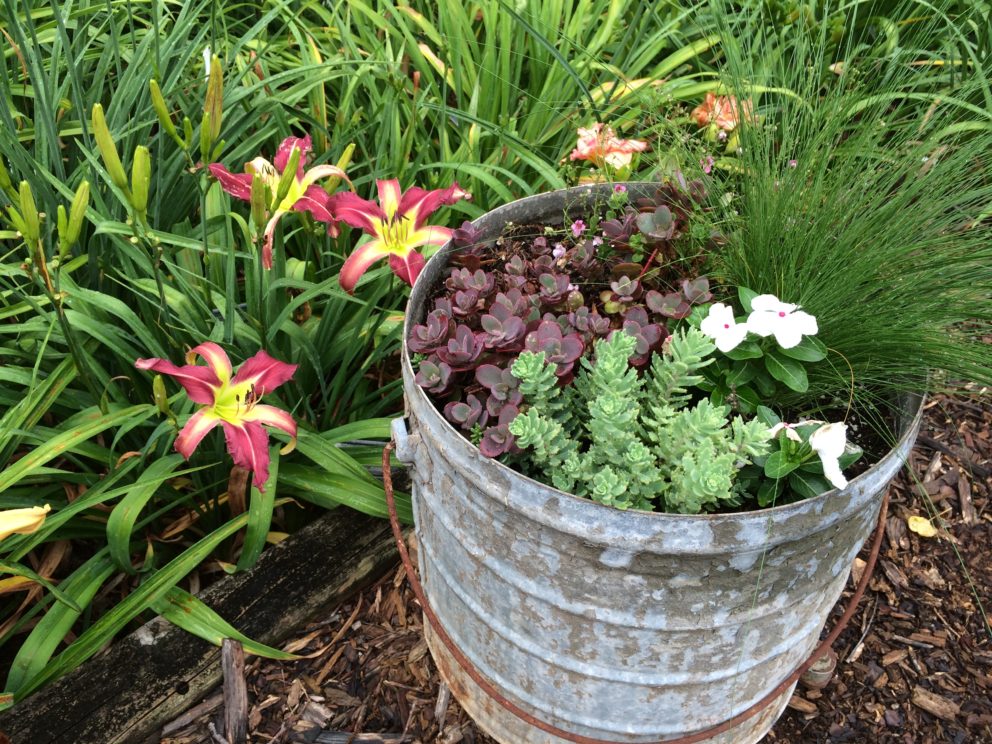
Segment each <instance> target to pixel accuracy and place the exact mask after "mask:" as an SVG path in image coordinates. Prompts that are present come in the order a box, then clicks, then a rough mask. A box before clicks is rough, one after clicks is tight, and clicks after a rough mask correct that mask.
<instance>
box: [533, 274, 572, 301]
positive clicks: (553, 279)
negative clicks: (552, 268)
mask: <svg viewBox="0 0 992 744" xmlns="http://www.w3.org/2000/svg"><path fill="white" fill-rule="evenodd" d="M571 283H572V282H571V279H570V278H569V277H568V275H567V274H541V275H540V276H539V277H538V278H537V284H538V291H539V292H540V298H541V302H542V303H543V304H545V305H560V304H561V303H562V302H564V301H565V297H566V296H567V295H568V293H569V292H570V291H571Z"/></svg>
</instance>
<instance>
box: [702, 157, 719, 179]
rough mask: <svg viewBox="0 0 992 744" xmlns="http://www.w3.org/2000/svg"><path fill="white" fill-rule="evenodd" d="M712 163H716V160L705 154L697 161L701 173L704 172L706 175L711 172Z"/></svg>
mask: <svg viewBox="0 0 992 744" xmlns="http://www.w3.org/2000/svg"><path fill="white" fill-rule="evenodd" d="M714 163H716V161H715V160H714V159H713V156H712V155H707V156H706V157H705V158H703V159H702V160H700V161H699V165H700V166H702V168H703V173H706V174H707V175H709V174H710V173H712V172H713V165H714Z"/></svg>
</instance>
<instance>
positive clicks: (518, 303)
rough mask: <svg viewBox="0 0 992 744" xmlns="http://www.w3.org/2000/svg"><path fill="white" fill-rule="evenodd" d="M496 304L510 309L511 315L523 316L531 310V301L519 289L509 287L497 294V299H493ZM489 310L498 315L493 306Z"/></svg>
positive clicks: (494, 304)
mask: <svg viewBox="0 0 992 744" xmlns="http://www.w3.org/2000/svg"><path fill="white" fill-rule="evenodd" d="M496 305H502V306H504V307H505V308H506V309H507V310H508V311H509V315H518V316H521V317H523V316H524V315H526V314H527V312H528V311H529V310H530V302H529V301H528V299H527V298H526V297H525V296H524V294H523V293H522V292H521V291H520V290H519V289H509V290H507V291H506V292H499V293H498V294H497V295H496V299H495V300H493V307H495V306H496ZM489 312H491V313H493V315H496V313H495V312H494V311H493V309H492V308H490V311H489Z"/></svg>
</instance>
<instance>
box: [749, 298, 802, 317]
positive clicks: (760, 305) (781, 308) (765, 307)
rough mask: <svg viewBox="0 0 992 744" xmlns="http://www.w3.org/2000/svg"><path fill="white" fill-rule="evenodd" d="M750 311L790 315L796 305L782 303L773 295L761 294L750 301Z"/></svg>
mask: <svg viewBox="0 0 992 744" xmlns="http://www.w3.org/2000/svg"><path fill="white" fill-rule="evenodd" d="M751 309H752V310H758V311H764V312H770V313H780V312H781V313H791V312H792V311H793V310H795V309H796V305H790V304H789V303H787V302H782V301H781V300H780V299H779V298H778V297H776V296H775V295H772V294H763V295H758V296H757V297H755V298H753V299H752V300H751Z"/></svg>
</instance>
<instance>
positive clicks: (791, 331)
mask: <svg viewBox="0 0 992 744" xmlns="http://www.w3.org/2000/svg"><path fill="white" fill-rule="evenodd" d="M790 317H792V316H787V317H785V318H781V319H779V322H778V323H776V325H777V326H778V327H777V328H776V329H775V330H774V333H775V340H776V341H777V342H778V345H779V346H781V347H782V348H783V349H791V348H792V347H793V346H799V342H800V341H802V340H803V334H802V332H801V331H800V330H799V329H798V328H796V325H795V323H790V322H789V318H790Z"/></svg>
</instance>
